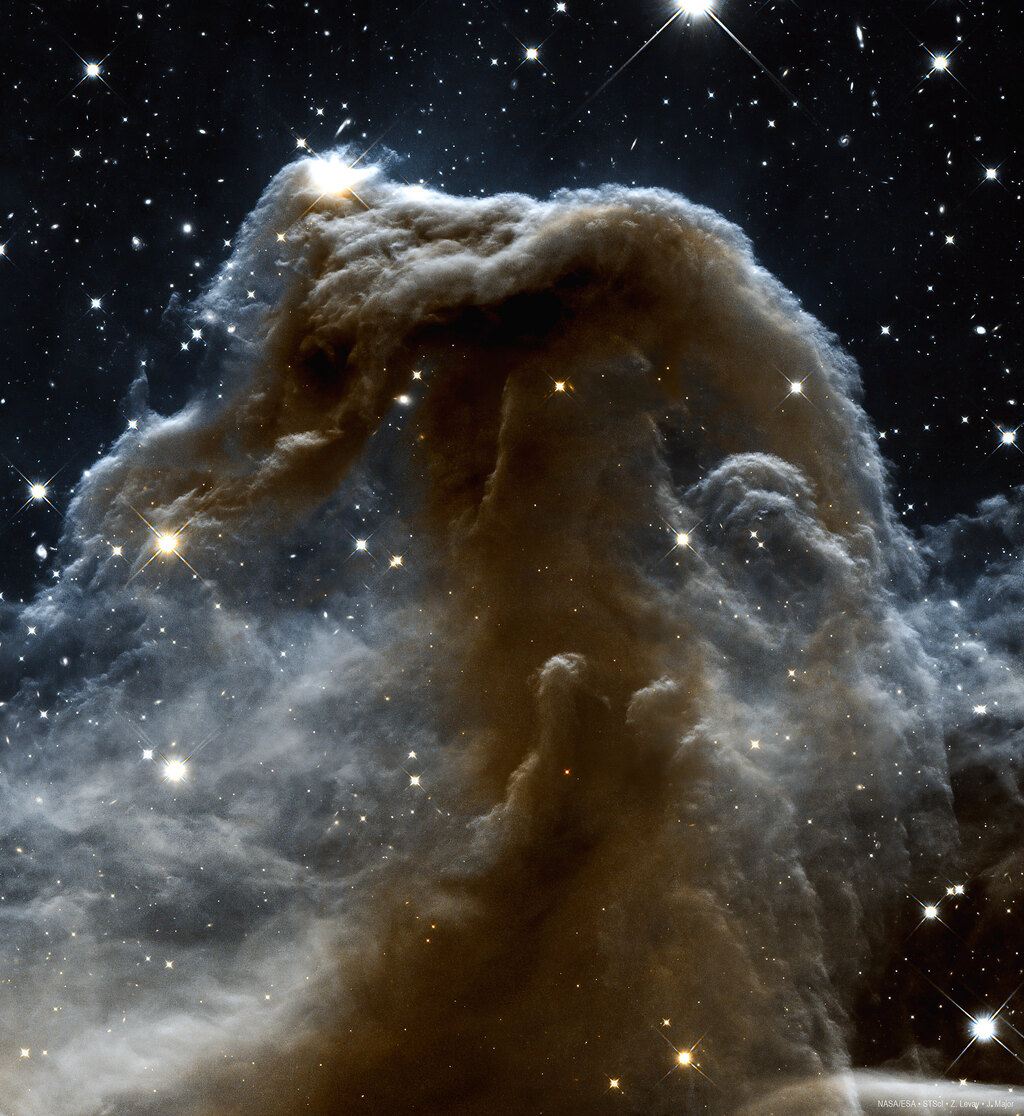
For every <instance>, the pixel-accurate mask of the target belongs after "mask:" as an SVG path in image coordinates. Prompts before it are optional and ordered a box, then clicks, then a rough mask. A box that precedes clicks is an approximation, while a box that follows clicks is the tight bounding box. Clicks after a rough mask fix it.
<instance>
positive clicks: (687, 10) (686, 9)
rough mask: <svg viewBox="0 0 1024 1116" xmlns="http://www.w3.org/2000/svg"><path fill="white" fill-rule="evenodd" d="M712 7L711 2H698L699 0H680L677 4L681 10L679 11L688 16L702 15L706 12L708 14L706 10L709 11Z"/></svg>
mask: <svg viewBox="0 0 1024 1116" xmlns="http://www.w3.org/2000/svg"><path fill="white" fill-rule="evenodd" d="M712 7H713V5H712V4H703V3H700V2H699V0H698V2H696V3H693V2H681V3H680V4H679V10H680V11H681V12H682V13H683V14H684V15H688V16H702V15H707V14H708V12H710V11H711V9H712Z"/></svg>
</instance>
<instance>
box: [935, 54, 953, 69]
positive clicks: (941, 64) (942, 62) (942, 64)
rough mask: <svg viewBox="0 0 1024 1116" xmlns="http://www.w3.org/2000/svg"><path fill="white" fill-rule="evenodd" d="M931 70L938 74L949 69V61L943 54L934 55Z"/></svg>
mask: <svg viewBox="0 0 1024 1116" xmlns="http://www.w3.org/2000/svg"><path fill="white" fill-rule="evenodd" d="M932 69H933V70H938V71H939V72H940V73H941V72H942V71H943V70H948V69H949V59H948V58H947V57H946V55H944V54H936V55H934V56H933V57H932Z"/></svg>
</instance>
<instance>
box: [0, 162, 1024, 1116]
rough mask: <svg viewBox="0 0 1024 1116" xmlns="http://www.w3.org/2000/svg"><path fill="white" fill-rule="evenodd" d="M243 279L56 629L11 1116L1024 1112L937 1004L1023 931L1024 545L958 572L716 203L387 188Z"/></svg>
mask: <svg viewBox="0 0 1024 1116" xmlns="http://www.w3.org/2000/svg"><path fill="white" fill-rule="evenodd" d="M234 245H235V247H234V248H233V252H232V255H231V257H230V259H229V260H228V261H227V263H226V264H225V265H224V267H223V268H222V270H221V272H220V274H219V276H218V277H217V279H216V280H215V281H214V282H213V283H212V285H211V286H210V288H209V290H208V291H207V293H206V294H205V295H204V297H203V298H202V299H201V300H200V302H199V304H198V305H196V306H195V307H194V312H195V315H196V318H197V328H198V327H199V323H201V328H202V329H203V330H205V332H206V336H207V338H208V339H209V341H210V342H211V357H210V359H209V361H208V367H207V370H206V382H205V383H204V385H203V387H202V390H201V391H200V392H199V393H198V394H197V395H196V396H195V398H194V399H193V400H192V401H191V402H190V403H189V404H188V405H187V406H186V407H185V408H184V409H183V410H181V411H180V412H178V413H176V414H172V415H169V416H161V415H158V414H156V413H153V412H150V413H148V414H146V415H145V417H144V418H143V419H142V420H141V421H140V422H139V423H138V428H137V429H130V430H129V431H127V432H126V433H125V435H124V436H123V437H122V438H121V439H120V441H119V442H118V443H117V444H116V445H115V446H114V447H113V448H112V449H111V450H110V452H109V453H108V454H107V455H106V456H104V457H103V458H101V459H100V460H99V461H98V462H96V463H95V464H94V465H93V466H92V467H91V468H90V469H89V470H88V472H87V473H86V474H85V475H84V476H83V477H82V479H81V481H80V482H79V484H78V486H77V489H76V492H75V496H74V499H73V501H72V503H71V506H70V508H69V511H68V514H67V526H66V537H65V541H64V544H63V549H62V553H67V554H69V555H70V557H69V559H68V561H67V564H66V566H65V568H64V570H63V575H62V577H61V579H60V580H59V582H57V584H55V585H54V586H52V587H48V588H47V589H46V590H45V591H44V592H41V593H40V594H39V595H38V596H36V597H35V598H34V599H33V600H32V601H30V602H29V603H27V604H25V605H19V606H14V605H6V604H5V606H4V607H5V609H6V611H5V613H4V614H3V625H4V634H3V646H2V649H0V653H2V654H3V655H4V656H5V657H6V667H7V670H6V673H7V675H8V676H10V677H11V678H13V679H15V681H14V682H12V684H11V685H10V686H9V687H8V690H7V692H6V693H5V694H4V695H3V697H4V699H5V704H4V707H3V709H2V711H0V712H2V714H3V718H4V720H5V722H6V724H5V730H4V731H5V734H6V738H7V741H8V751H7V752H6V754H5V758H4V763H3V779H2V781H0V791H2V794H3V802H4V810H3V813H4V819H5V822H4V824H5V829H6V834H7V840H6V841H5V844H4V851H3V854H2V855H3V857H4V875H5V887H6V889H7V894H6V896H5V897H4V902H3V904H0V919H2V920H3V925H4V939H5V941H8V942H9V943H10V944H11V946H10V948H11V953H10V956H11V957H12V958H13V959H14V961H13V967H12V968H11V971H10V978H9V981H8V988H7V990H6V992H5V996H6V997H7V999H8V1002H9V1004H10V1005H12V1006H11V1007H9V1008H8V1010H7V1011H6V1013H5V1018H6V1020H7V1024H6V1025H7V1026H8V1027H9V1028H13V1031H12V1033H14V1034H15V1035H16V1040H17V1041H18V1042H19V1043H20V1044H21V1045H22V1047H23V1048H24V1049H26V1050H28V1051H29V1054H27V1055H26V1056H25V1059H24V1060H25V1061H26V1062H28V1063H30V1064H29V1065H18V1066H16V1067H15V1068H16V1069H17V1071H18V1072H17V1073H16V1074H15V1073H13V1072H9V1070H8V1069H7V1068H4V1069H2V1070H0V1074H2V1075H3V1087H2V1089H0V1096H2V1097H3V1098H4V1099H3V1101H2V1103H3V1105H4V1106H6V1109H8V1110H10V1111H11V1112H12V1113H18V1114H19V1116H20V1114H25V1116H42V1114H44V1113H46V1114H49V1113H54V1112H60V1113H67V1114H68V1116H72V1114H83V1116H84V1114H92V1113H129V1112H131V1113H153V1114H155V1113H170V1112H174V1113H181V1114H193V1116H199V1114H203V1116H212V1114H227V1113H241V1112H260V1113H266V1114H274V1113H282V1114H284V1113H292V1112H294V1113H299V1112H303V1113H317V1114H322V1116H327V1114H346V1116H348V1114H350V1113H358V1112H365V1113H368V1114H375V1116H376V1114H384V1113H395V1112H416V1113H423V1114H436V1116H440V1114H442V1113H443V1114H445V1116H459V1114H464V1116H479V1114H484V1113H502V1114H509V1116H526V1114H534V1113H540V1112H544V1113H562V1114H569V1116H576V1114H580V1116H582V1114H591V1113H594V1114H600V1113H604V1112H608V1113H618V1112H627V1113H634V1114H644V1116H659V1114H668V1113H691V1112H693V1113H697V1112H710V1113H747V1114H756V1113H764V1114H767V1113H775V1114H782V1113H787V1114H794V1116H795V1114H803V1113H826V1112H827V1113H836V1114H846V1113H849V1114H851V1116H852V1114H854V1113H858V1112H861V1111H865V1110H867V1108H868V1107H869V1106H875V1105H876V1104H877V1103H884V1102H885V1098H886V1097H887V1096H889V1095H890V1092H891V1090H892V1089H894V1088H895V1087H896V1084H897V1083H898V1085H899V1089H900V1093H899V1095H900V1096H901V1097H906V1096H907V1090H908V1089H910V1088H913V1089H917V1090H919V1091H920V1095H921V1098H922V1101H926V1100H927V1101H929V1102H931V1101H935V1103H937V1104H946V1103H949V1104H952V1103H953V1101H952V1100H950V1101H948V1102H947V1100H946V1098H947V1095H948V1087H947V1085H946V1084H944V1083H943V1079H944V1075H945V1074H946V1071H947V1067H948V1066H949V1063H951V1062H952V1061H953V1060H954V1058H955V1057H957V1056H958V1055H962V1061H961V1062H960V1063H958V1064H960V1065H963V1066H964V1068H965V1069H966V1068H967V1065H968V1064H969V1065H970V1067H971V1078H972V1079H976V1078H980V1079H984V1080H989V1081H993V1082H996V1083H997V1084H993V1085H988V1086H979V1085H966V1086H963V1087H961V1088H960V1089H959V1092H958V1093H957V1092H955V1091H954V1093H953V1094H952V1095H953V1096H955V1097H956V1098H957V1100H958V1101H959V1100H960V1099H963V1098H964V1097H968V1098H970V1100H971V1101H972V1103H974V1104H977V1105H978V1106H979V1108H980V1110H982V1111H988V1110H991V1111H1002V1110H1003V1109H1001V1108H1000V1107H999V1106H1000V1105H1001V1104H1003V1103H1004V1101H1005V1096H1006V1090H1005V1087H1004V1085H1000V1084H999V1083H1005V1082H1008V1081H1012V1080H1013V1075H1014V1073H1015V1072H1016V1071H1017V1070H1018V1069H1019V1065H1020V1063H1019V1060H1018V1058H1019V1057H1020V1056H1024V1042H1022V1040H1021V1039H1020V1036H1019V1034H1018V1033H1017V1031H1016V1029H1015V1024H1014V1023H1013V1017H1012V1008H1013V1006H1014V1003H1013V1002H1012V999H1011V1000H1007V1001H1006V1002H1005V1003H1003V1005H1002V1007H1000V1001H1003V1000H1004V997H1005V996H1006V995H1007V994H1009V993H1011V989H1010V988H1007V989H1005V991H1002V992H999V993H997V992H996V991H992V992H991V993H990V992H988V991H987V990H986V992H985V995H990V996H991V997H992V999H993V1000H994V1002H993V1003H992V1004H991V1005H990V1006H989V1010H988V1011H987V1012H984V1011H983V1008H984V1006H985V1005H984V1004H983V1003H981V1002H980V1001H978V1000H977V999H974V1000H972V999H969V997H968V996H967V994H966V993H961V991H959V990H955V991H954V992H951V993H947V992H942V995H943V996H946V998H947V1000H949V1001H950V1003H951V1004H952V1006H951V1007H949V1019H948V1021H947V1022H948V1027H947V1028H946V1029H945V1030H943V1031H941V1032H936V1033H932V1032H931V1031H924V1030H922V1029H921V1028H920V1027H919V1026H918V1025H917V1024H916V1023H915V1018H916V1012H915V1005H916V1004H917V1002H918V999H919V997H921V996H922V995H924V994H926V993H928V994H932V993H934V988H932V991H931V992H929V983H928V982H929V981H931V982H932V985H933V986H934V984H935V980H934V978H933V975H932V974H931V970H930V969H929V968H928V959H929V956H932V957H934V953H932V954H931V955H929V953H928V952H926V950H925V946H924V945H923V944H921V943H923V941H924V936H925V935H926V934H928V933H931V931H932V930H933V929H934V930H937V931H939V932H943V933H947V932H948V933H947V937H946V938H945V939H942V945H941V947H939V948H941V950H945V951H950V950H953V951H954V952H955V947H956V942H955V941H954V940H953V939H954V936H955V937H956V938H957V939H958V940H960V941H962V940H964V936H965V935H967V936H969V937H970V940H971V944H972V948H975V947H976V948H977V950H978V951H979V955H980V954H981V953H984V952H985V951H987V952H988V954H989V955H991V956H992V957H993V958H994V962H993V965H992V966H990V969H994V970H996V971H998V968H999V966H998V961H999V956H1000V953H999V948H998V942H999V934H1001V933H1002V930H1000V929H999V928H998V927H996V926H995V925H993V924H992V923H991V916H989V915H986V914H981V915H978V916H976V917H975V919H974V921H973V922H972V923H971V924H970V928H968V927H967V926H966V925H962V922H963V917H964V911H966V910H967V903H968V900H969V897H970V895H971V894H972V893H974V894H981V893H983V892H984V893H986V894H993V895H995V894H998V895H999V896H1000V897H1001V898H1002V899H1004V900H1005V904H1004V905H1012V903H1013V902H1014V901H1015V899H1016V896H1017V893H1018V891H1019V889H1020V879H1021V873H1020V867H1019V852H1015V851H1014V850H1013V849H1012V848H1009V847H1006V846H1005V845H1003V844H1001V843H1000V840H999V839H998V838H997V837H996V836H995V834H996V833H997V832H1002V833H1004V834H1005V833H1006V832H1007V825H1006V824H1003V825H1002V826H1001V827H995V828H991V829H989V828H987V827H986V820H987V819H990V818H992V817H994V816H999V817H1002V818H1003V819H1004V822H1005V819H1006V818H1009V817H1012V816H1016V814H1017V813H1018V812H1019V810H1020V794H1019V787H1018V781H1019V758H1018V757H1019V745H1018V740H1019V738H1020V731H1021V728H1020V717H1019V711H1020V682H1021V677H1020V667H1019V622H1018V621H1017V620H1015V619H1012V618H1011V617H1010V612H1009V611H1007V610H1008V609H1010V608H1012V600H1013V599H1014V598H1013V596H1012V594H1014V593H1016V594H1017V595H1019V589H1016V588H1015V587H1016V586H1017V585H1018V584H1019V579H1018V576H1017V575H1018V573H1019V570H1018V563H1017V559H1016V557H1015V556H1014V554H1013V545H1012V544H1013V542H1014V541H1015V540H1017V539H1018V537H1019V536H1020V535H1021V533H1022V528H1021V526H1020V516H1019V513H1018V512H1017V510H1016V508H1017V506H1016V504H1015V503H1014V502H1013V501H1012V500H1009V499H1005V500H999V501H992V502H990V503H989V504H988V505H985V506H984V507H983V508H982V509H981V511H980V512H979V514H978V515H977V516H976V517H974V518H962V519H959V520H957V521H954V522H952V523H950V524H948V525H946V526H945V527H943V528H937V529H935V530H934V531H933V532H932V533H931V534H930V535H929V536H927V537H926V538H924V539H918V538H914V537H912V536H911V535H910V534H909V533H908V532H907V531H906V530H905V529H904V528H903V527H902V526H901V525H900V524H899V522H898V520H897V517H896V515H895V512H894V509H893V506H892V501H891V498H890V494H889V489H888V482H887V475H886V467H885V464H884V461H883V459H882V457H881V455H880V453H879V450H878V446H877V441H876V436H875V433H874V430H873V428H872V426H871V423H870V422H869V420H868V418H867V417H866V415H865V412H864V411H863V410H862V408H861V406H860V402H859V393H860V385H859V375H858V372H857V369H856V367H855V365H854V363H853V361H852V360H851V358H850V357H849V356H847V355H846V354H845V353H844V352H843V351H842V349H841V348H840V347H839V346H838V344H837V343H836V341H835V339H834V338H833V337H832V336H831V335H830V334H829V332H828V331H827V330H826V329H825V328H824V327H823V326H822V325H821V324H819V323H818V322H817V321H816V320H815V319H814V318H812V317H811V316H810V315H809V314H808V313H806V312H805V311H804V310H802V309H801V307H800V306H799V304H798V303H797V301H796V300H795V299H794V298H793V297H792V296H791V295H790V294H789V293H788V292H787V291H786V290H785V289H784V288H783V287H782V286H781V285H780V284H779V283H778V282H777V281H776V280H774V279H773V278H772V277H771V276H770V275H769V274H768V273H767V272H765V271H764V270H763V269H762V268H760V267H759V266H758V264H757V263H756V261H755V259H754V255H753V252H752V249H751V246H750V244H749V243H748V242H747V240H746V238H745V237H744V235H743V234H742V233H741V232H740V231H739V230H738V229H737V228H736V227H735V226H733V225H731V224H729V223H728V222H727V221H725V220H724V219H723V218H722V217H720V216H718V215H717V214H716V213H714V212H713V211H711V210H708V209H705V208H701V207H699V206H695V205H693V204H691V203H689V202H688V201H686V200H684V199H683V198H681V197H679V196H677V195H674V194H671V193H669V192H666V191H659V190H635V189H626V188H623V187H618V186H607V187H603V188H601V189H593V190H578V191H571V192H570V191H564V192H560V193H557V194H555V195H554V196H552V197H550V198H549V199H547V200H538V199H535V198H532V197H527V196H525V195H522V194H501V195H497V196H492V197H484V198H463V197H453V196H449V195H447V194H445V193H442V192H440V191H436V190H432V189H413V188H410V187H408V186H406V185H404V184H402V183H398V182H395V181H394V180H392V179H391V178H390V177H388V175H387V173H386V172H385V171H384V170H382V169H376V168H372V167H367V168H365V169H362V167H361V164H358V163H353V162H352V160H351V157H350V156H347V155H343V154H341V153H339V154H338V155H336V156H332V157H329V158H327V159H320V158H312V159H302V160H299V161H297V162H295V163H293V164H291V165H290V166H288V167H286V168H285V169H284V170H282V171H281V172H280V173H279V174H278V175H277V177H276V178H275V179H274V180H273V182H272V183H271V184H270V186H269V187H268V189H267V191H266V192H265V194H264V195H263V197H262V198H261V199H260V201H259V203H258V204H257V206H256V208H255V209H254V211H253V212H252V214H251V215H250V216H249V218H248V219H247V221H246V222H245V224H244V226H243V227H242V229H241V230H240V232H239V234H238V235H237V236H236V237H235V240H234ZM214 350H215V353H214ZM966 538H973V539H975V540H978V539H981V540H988V541H989V542H991V541H992V540H997V539H998V540H1001V543H1002V545H1001V548H1000V554H999V555H998V556H997V555H996V553H995V547H994V546H991V545H990V546H989V547H988V549H989V551H991V552H992V554H993V557H992V560H991V561H990V562H989V564H988V566H987V567H986V568H985V570H984V571H981V570H975V569H971V568H969V566H968V565H966V564H965V563H964V562H963V561H962V560H961V556H962V554H963V553H964V546H963V541H964V539H966ZM1007 541H1009V542H1010V544H1011V545H1010V546H1007V545H1006V543H1007ZM978 545H979V546H980V545H981V544H978ZM975 549H977V546H976V548H975ZM993 598H995V600H996V601H997V604H993V603H992V602H993ZM1007 601H1010V602H1011V604H1009V605H1007V604H1006V602H1007ZM951 602H952V603H951ZM26 631H30V632H31V633H32V634H31V635H30V636H29V635H26V634H25V633H26ZM978 708H983V710H984V712H983V714H979V713H977V709H978ZM41 711H45V713H46V716H45V717H44V716H41V715H40V712H41ZM1010 828H1011V829H1012V825H1011V826H1010ZM964 880H970V881H973V882H972V883H970V884H969V885H966V886H965V885H964V883H963V882H962V881H964ZM957 887H959V888H960V890H959V891H956V890H955V889H956V888H957ZM947 888H948V890H947ZM930 910H934V917H933V916H931V915H928V914H922V911H930ZM921 922H927V923H934V924H935V925H934V926H925V927H919V924H920V923H921ZM954 924H955V925H954ZM936 940H937V939H935V938H934V937H933V938H932V939H930V941H932V942H934V941H936ZM908 943H909V944H908ZM919 944H920V949H919ZM927 948H928V949H934V946H929V947H927ZM915 950H919V952H915ZM913 974H918V976H914V975H913ZM915 981H916V983H914V982H915ZM999 988H1000V989H1001V988H1002V986H1001V985H1000V986H999ZM958 1009H959V1013H962V1014H958ZM1000 1013H1002V1014H1000ZM882 1018H884V1019H885V1031H886V1035H885V1037H884V1039H879V1037H878V1034H877V1031H878V1027H879V1020H880V1019H882ZM982 1019H984V1020H987V1022H986V1023H984V1028H985V1038H984V1039H982V1037H981V1033H980V1031H979V1030H978V1028H979V1026H981V1025H982V1024H981V1023H980V1022H979V1021H980V1020H982ZM971 1025H973V1027H974V1032H973V1039H972V1033H971V1031H970V1029H969V1027H970V1026H971ZM989 1040H991V1041H989ZM996 1040H998V1043H997V1042H996ZM964 1047H969V1049H968V1050H967V1051H966V1053H964V1052H963V1051H962V1049H961V1048H964ZM44 1052H45V1053H44ZM954 1076H958V1075H954Z"/></svg>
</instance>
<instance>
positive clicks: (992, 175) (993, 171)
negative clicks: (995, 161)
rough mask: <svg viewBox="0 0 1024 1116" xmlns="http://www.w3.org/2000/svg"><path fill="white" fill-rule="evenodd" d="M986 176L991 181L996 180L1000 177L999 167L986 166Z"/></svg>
mask: <svg viewBox="0 0 1024 1116" xmlns="http://www.w3.org/2000/svg"><path fill="white" fill-rule="evenodd" d="M985 177H986V178H987V179H988V180H989V182H994V181H995V180H996V179H997V178H998V177H999V168H998V167H986V168H985Z"/></svg>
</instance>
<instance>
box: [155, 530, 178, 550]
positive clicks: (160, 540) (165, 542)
mask: <svg viewBox="0 0 1024 1116" xmlns="http://www.w3.org/2000/svg"><path fill="white" fill-rule="evenodd" d="M156 548H157V550H159V551H160V553H161V554H173V553H174V552H175V551H176V550H177V549H178V536H177V535H173V534H171V533H170V532H167V533H166V534H160V535H157V537H156Z"/></svg>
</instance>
